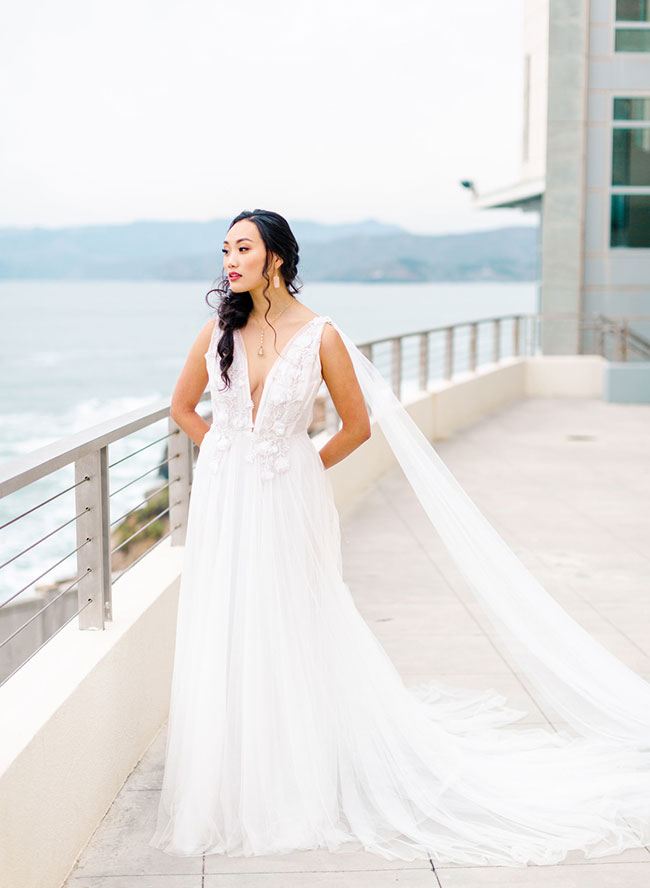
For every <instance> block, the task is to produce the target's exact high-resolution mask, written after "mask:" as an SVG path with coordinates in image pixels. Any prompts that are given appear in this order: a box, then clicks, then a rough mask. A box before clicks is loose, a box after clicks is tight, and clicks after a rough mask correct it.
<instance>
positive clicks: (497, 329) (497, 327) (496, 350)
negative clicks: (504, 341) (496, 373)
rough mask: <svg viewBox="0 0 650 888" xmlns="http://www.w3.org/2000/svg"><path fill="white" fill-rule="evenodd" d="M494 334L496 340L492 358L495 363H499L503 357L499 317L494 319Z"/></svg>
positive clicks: (493, 344)
mask: <svg viewBox="0 0 650 888" xmlns="http://www.w3.org/2000/svg"><path fill="white" fill-rule="evenodd" d="M492 336H493V337H494V342H493V343H492V358H493V360H494V363H495V364H498V363H499V358H500V357H501V321H500V319H499V318H495V319H494V321H493V327H492Z"/></svg>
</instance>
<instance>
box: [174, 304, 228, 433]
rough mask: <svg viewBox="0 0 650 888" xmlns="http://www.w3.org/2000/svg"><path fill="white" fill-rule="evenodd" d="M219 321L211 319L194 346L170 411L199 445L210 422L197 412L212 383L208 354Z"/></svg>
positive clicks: (182, 371) (175, 390) (178, 381)
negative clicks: (209, 379)
mask: <svg viewBox="0 0 650 888" xmlns="http://www.w3.org/2000/svg"><path fill="white" fill-rule="evenodd" d="M216 323H217V321H216V319H214V318H211V319H210V320H209V321H207V322H206V323H205V324H204V326H203V328H202V329H201V332H200V333H199V335H198V336H197V337H196V339H195V341H194V344H193V345H192V347H191V349H190V352H189V354H188V356H187V360H186V361H185V366H184V367H183V369H182V370H181V374H180V376H179V377H178V380H177V382H176V385H175V387H174V392H173V394H172V404H171V411H170V413H171V417H172V419H173V420H174V421H175V422H177V423H178V425H179V426H180V427H181V428H182V429H183V431H184V432H185V433H186V434H187V435H188V436H189V437H190V438H191V439H192V441H194V443H195V444H198V445H199V446H200V445H201V442H202V441H203V437H204V435H205V433H206V432H207V431H208V429H209V428H210V424H209V423H207V422H206V421H205V420H204V419H203V417H202V416H199V414H198V413H197V412H196V405H197V404H198V403H199V401H200V400H201V395H202V394H203V392H204V391H205V388H206V386H207V384H208V371H207V368H206V366H205V353H206V352H207V350H208V347H209V345H210V338H211V336H212V331H213V330H214V325H215V324H216Z"/></svg>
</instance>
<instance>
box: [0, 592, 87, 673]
mask: <svg viewBox="0 0 650 888" xmlns="http://www.w3.org/2000/svg"><path fill="white" fill-rule="evenodd" d="M92 601H93V600H92V598H89V599H88V601H87V602H86V603H85V604H84V605H83V607H80V608H79V609H78V610H77V611H75V613H74V614H72V616H71V617H68V619H67V620H66V621H65V623H62V624H61V625H60V626H59V628H58V629H57V630H56V632H53V633H52V635H50V637H49V638H46V639H45V641H44V642H43V643H42V644H40V645H39V646H38V647H37V648H36V650H35V651H33V652H32V653H31V654H30V655H29V657H27V659H26V660H23V662H22V663H20V665H18V666H16V668H15V669H14V670H13V672H10V673H9V675H7V676H6V677H5V678H3V679H2V681H0V688H1V687H2V685H3V684H4V683H5V682H6V681H9V679H10V678H11V676H12V675H15V674H16V673H17V672H18V670H19V669H22V667H23V666H24V665H25V664H26V663H29V661H30V660H31V659H32V657H34V656H36V654H37V653H38V652H39V651H40V650H41V648H43V647H45V645H46V644H47V643H48V641H51V640H52V639H53V638H54V636H55V635H58V634H59V632H60V631H61V630H62V629H65V627H66V626H67V625H68V623H70V622H71V621H72V620H74V618H75V617H78V616H79V614H80V613H81V612H82V611H83V610H85V609H86V608H87V607H88V605H89V604H92Z"/></svg>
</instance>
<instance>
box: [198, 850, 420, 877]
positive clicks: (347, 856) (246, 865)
mask: <svg viewBox="0 0 650 888" xmlns="http://www.w3.org/2000/svg"><path fill="white" fill-rule="evenodd" d="M405 869H416V870H426V871H427V872H429V873H430V872H431V870H432V867H431V862H430V861H429V860H428V859H427V858H422V859H420V860H412V861H405V860H386V859H385V858H383V857H381V856H380V855H379V854H371V853H370V852H364V851H334V852H330V851H328V850H327V849H326V848H319V849H317V850H314V851H294V852H293V853H291V854H270V855H268V856H266V855H265V856H261V855H260V856H255V857H228V856H226V855H221V854H206V857H205V872H206V873H221V874H231V875H234V874H236V873H310V874H311V873H316V872H350V873H352V872H378V871H382V870H405Z"/></svg>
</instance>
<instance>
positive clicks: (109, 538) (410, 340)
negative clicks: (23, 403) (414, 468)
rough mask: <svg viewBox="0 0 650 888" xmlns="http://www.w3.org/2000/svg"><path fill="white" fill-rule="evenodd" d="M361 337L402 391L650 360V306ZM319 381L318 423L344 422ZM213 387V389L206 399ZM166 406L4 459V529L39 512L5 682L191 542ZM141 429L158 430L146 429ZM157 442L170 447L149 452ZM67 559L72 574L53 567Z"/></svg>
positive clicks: (7, 589)
mask: <svg viewBox="0 0 650 888" xmlns="http://www.w3.org/2000/svg"><path fill="white" fill-rule="evenodd" d="M358 345H359V348H360V349H361V351H362V352H364V354H366V356H367V357H369V358H370V359H371V360H372V361H373V363H374V364H375V365H376V366H377V368H378V369H379V370H380V372H381V373H382V374H383V375H384V377H385V378H386V379H387V380H388V381H389V383H390V384H391V386H392V389H393V391H394V392H395V394H396V395H397V396H398V397H399V398H400V399H402V400H405V399H407V398H409V397H410V396H412V395H416V394H417V393H418V392H422V391H425V390H427V389H428V388H429V387H430V386H431V385H432V384H434V383H436V382H445V381H451V380H454V379H458V378H459V377H460V376H461V375H463V374H473V373H476V372H477V371H479V370H480V369H482V368H486V367H488V366H489V365H498V364H499V363H500V362H502V361H505V360H508V359H516V358H520V357H524V356H532V355H541V354H549V353H553V354H599V355H602V356H603V357H605V358H607V359H608V360H616V361H632V360H650V317H648V316H637V317H626V318H612V317H605V316H603V315H569V314H554V315H550V314H544V315H536V314H529V315H523V314H513V315H502V316H499V317H488V318H483V319H479V320H472V321H467V322H462V323H458V324H450V325H442V326H438V327H432V328H428V329H424V330H415V331H412V332H408V333H405V334H402V335H400V336H389V337H384V338H381V339H375V340H372V341H367V342H362V343H359V344H358ZM322 388H323V389H324V391H323V392H322V393H319V395H318V397H317V400H316V404H315V410H314V419H313V421H312V424H311V426H310V429H309V434H310V435H315V434H318V433H319V432H321V431H327V432H329V433H334V432H335V431H336V429H337V428H338V427H339V423H340V420H339V418H338V415H337V413H336V410H335V408H334V404H333V403H332V401H331V398H330V396H329V393H328V392H327V390H326V388H325V386H324V385H323V387H322ZM208 398H209V393H208V392H206V393H205V394H204V395H203V397H202V399H201V402H204V401H207V400H208ZM169 411H170V401H169V399H166V400H163V401H161V402H158V403H157V404H153V405H150V406H149V407H145V408H140V409H137V410H134V411H132V412H131V413H128V414H124V415H122V416H118V417H115V418H114V419H112V420H109V421H107V422H104V423H100V424H99V425H97V426H93V427H92V428H90V429H87V430H85V431H83V432H79V433H77V434H75V435H72V436H70V437H68V438H64V439H61V440H59V441H56V442H54V443H52V444H50V445H46V446H45V447H42V448H40V449H39V450H36V451H34V452H32V453H30V454H27V455H25V456H21V457H18V458H16V459H14V460H12V461H10V462H8V463H5V464H4V465H0V514H3V515H5V516H6V517H5V518H4V520H3V519H2V518H0V532H2V535H3V537H5V539H6V537H7V536H11V534H12V533H14V532H15V531H17V529H18V528H20V527H22V526H23V525H24V524H25V523H26V522H27V521H28V520H30V519H31V520H32V521H35V520H38V521H39V522H40V524H41V527H40V529H39V532H37V533H34V534H33V536H32V537H31V538H30V537H29V534H28V531H25V532H22V531H21V533H18V534H15V536H16V540H15V541H14V542H12V541H11V540H10V541H9V543H8V544H7V543H6V542H5V541H3V545H2V551H3V553H6V554H4V555H3V557H2V563H1V564H0V583H1V585H0V684H2V683H4V681H6V680H7V679H8V678H10V677H11V675H13V674H14V673H15V672H16V671H17V670H18V669H19V668H20V667H21V666H22V665H24V664H25V663H26V662H27V661H28V660H29V659H31V658H32V657H33V656H34V655H35V654H36V653H37V652H38V650H40V649H41V648H42V647H43V645H45V644H46V643H47V641H48V640H49V639H50V638H52V637H54V635H56V634H57V633H58V632H59V631H60V630H61V629H62V628H63V627H64V626H65V625H67V624H68V623H70V622H71V621H72V620H73V619H75V618H78V621H79V622H78V626H79V628H80V629H103V628H104V627H105V622H106V621H107V620H111V619H112V609H113V600H112V589H113V585H114V584H115V583H116V582H118V581H119V580H120V578H121V577H123V576H124V575H125V574H126V573H127V572H128V571H129V570H131V568H132V567H134V566H135V565H136V564H138V563H139V561H140V560H142V558H144V556H145V555H146V554H148V553H149V552H151V550H152V549H153V548H154V547H156V546H158V545H160V543H162V542H163V541H164V540H166V539H170V542H171V545H172V546H175V545H182V544H183V543H184V541H185V532H186V527H187V516H188V509H189V498H190V491H191V486H192V476H193V470H194V461H195V455H196V448H195V446H194V445H193V443H192V441H191V440H190V439H189V438H188V436H187V435H186V434H185V433H184V432H183V431H182V429H181V428H180V427H179V426H178V425H177V424H176V423H175V422H174V420H172V419H171V417H170V412H169ZM143 434H146V435H149V436H151V435H153V436H154V437H153V438H151V440H146V441H143V440H141V436H142V435H143ZM134 438H137V439H138V440H136V441H134V440H133V439H134ZM155 447H159V448H161V449H162V451H163V452H162V453H156V452H155V451H153V452H152V448H155ZM109 456H110V459H109ZM61 473H63V477H62V475H61ZM43 482H47V484H48V485H49V486H48V489H47V491H46V494H47V495H45V496H42V497H41V498H40V499H38V501H37V502H35V503H30V504H29V505H27V504H26V503H25V502H20V503H19V507H18V508H15V512H16V514H13V515H11V509H12V505H13V497H15V496H19V497H20V496H23V495H26V493H27V492H31V491H34V492H35V493H36V494H37V495H38V493H39V484H41V483H43ZM161 482H162V483H161ZM146 485H151V487H147V486H146ZM48 509H49V510H50V512H51V514H49V515H48V514H47V510H48ZM111 512H113V514H114V516H115V517H111ZM0 540H2V537H0ZM57 541H58V542H57ZM10 549H12V551H9V550H10ZM38 553H42V554H40V555H39V556H38V558H37V557H36V555H37V554H38ZM23 564H24V565H25V566H24V567H21V569H20V570H18V567H19V565H23ZM64 565H67V567H66V570H67V574H66V575H65V576H63V577H61V576H60V575H59V576H54V574H55V573H56V571H57V569H59V574H60V572H61V569H62V567H63V566H64ZM12 572H13V573H12ZM8 573H10V574H11V577H10V580H9V581H7V580H5V581H4V582H3V576H4V577H6V575H7V574H8ZM48 577H50V578H52V577H54V581H53V582H52V583H51V586H50V587H49V588H47V587H44V585H43V583H42V581H43V580H45V579H46V578H48ZM37 583H41V586H37V585H36V584H37ZM37 593H38V594H37ZM44 598H45V599H46V600H45V602H43V599H44Z"/></svg>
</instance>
